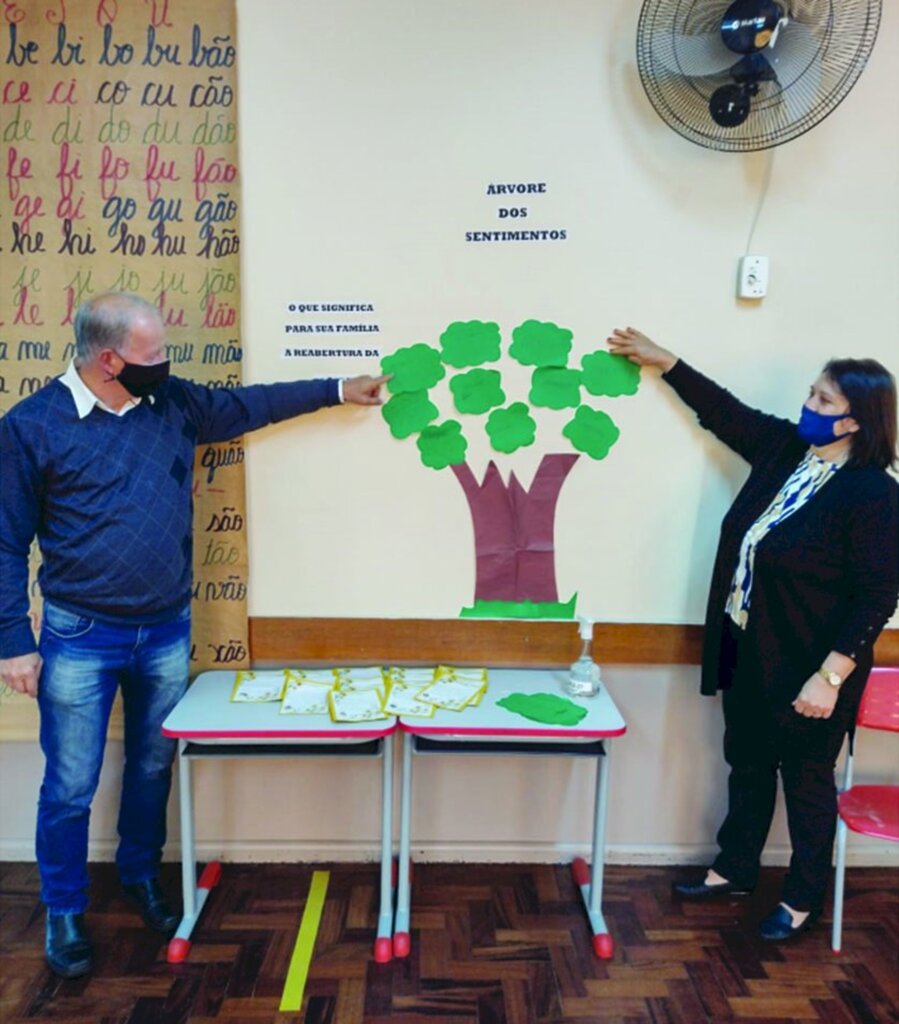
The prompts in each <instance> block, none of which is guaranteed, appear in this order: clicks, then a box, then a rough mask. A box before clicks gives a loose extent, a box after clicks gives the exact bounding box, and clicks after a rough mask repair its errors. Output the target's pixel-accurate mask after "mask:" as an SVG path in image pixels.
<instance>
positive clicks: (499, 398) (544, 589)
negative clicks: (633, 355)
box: [381, 320, 640, 618]
mask: <svg viewBox="0 0 899 1024" xmlns="http://www.w3.org/2000/svg"><path fill="white" fill-rule="evenodd" d="M572 340H573V334H572V332H571V331H569V330H567V329H565V328H563V327H558V326H557V325H556V324H554V323H548V322H541V321H539V320H525V321H524V323H522V324H520V325H519V326H518V327H516V328H515V329H514V330H513V331H512V341H511V343H510V344H509V346H508V351H507V353H506V357H507V358H511V359H512V360H514V361H515V362H517V363H520V364H521V365H522V366H532V367H534V369H533V371H532V373H531V385H530V390H529V393H528V396H527V398H528V402H530V406H529V405H528V404H527V403H526V402H523V401H513V402H511V403H509V404H508V405H507V404H505V403H506V401H507V396H506V393H505V391H504V389H503V387H502V372H501V370H500V369H498V368H494V367H484V364H485V363H497V362H499V361H500V360H501V359H502V358H503V353H502V338H501V335H500V330H499V327H498V325H497V324H495V323H485V322H482V321H480V320H469V321H464V322H463V321H460V322H456V323H452V324H450V325H449V326H448V327H447V328H446V330H445V331H444V332H443V333H442V334H441V335H440V339H439V342H438V347H432V346H430V345H427V344H425V343H423V342H418V343H416V344H414V345H410V346H408V347H406V348H400V349H398V350H397V351H396V352H394V353H393V354H391V355H388V356H385V357H384V358H383V359H382V360H381V366H382V368H383V370H384V372H385V373H392V374H393V377H392V379H391V380H390V381H389V383H388V385H387V386H388V389H389V391H390V393H391V396H392V397H391V398H390V400H389V401H388V402H386V403H385V404H384V406H383V407H382V414H383V416H384V419H385V421H386V422H387V424H388V426H389V427H390V432H391V433H392V434H393V436H394V437H396V438H398V439H400V440H402V439H404V438H407V437H411V436H412V435H413V434H417V435H418V436H417V438H416V445H417V447H418V451H419V455H420V457H421V461H422V462H423V463H424V465H425V466H428V467H429V468H431V469H446V468H447V467H449V468H451V469H452V471H453V473H454V474H455V476H456V479H457V480H458V481H459V483H460V484H461V486H462V490H463V491H464V493H465V497H466V499H467V500H468V506H469V509H470V511H471V518H472V522H473V525H474V538H475V558H476V579H475V594H474V603H473V605H472V606H471V607H469V608H463V609H462V615H463V616H481V617H517V618H571V617H572V616H573V615H574V606H575V603H576V600H577V594H575V595H574V596H572V597H571V598H570V599H569V600H568V601H565V602H560V601H559V595H558V588H557V586H556V570H555V542H554V523H555V512H556V504H557V502H558V498H559V493H560V491H561V489H562V485H563V484H564V482H565V479H566V477H567V476H568V474H569V473H570V472H571V469H572V467H573V466H574V464H575V463H576V462H577V460H578V458H579V457H580V453H583V454H584V455H588V456H590V458H592V459H595V460H600V459H604V458H605V457H606V456H607V455H608V454H609V452H610V451H611V449H612V447H613V445H614V444H615V442H616V441H617V440H618V437H619V430H618V427H617V426H616V425H615V423H614V421H613V420H612V418H611V416H609V415H608V414H607V413H606V412H604V411H603V410H601V409H595V408H592V406H591V405H589V404H585V393H586V395H588V396H596V397H606V398H616V397H619V396H622V395H633V394H635V393H636V391H637V388H638V386H639V383H640V371H639V368H638V367H636V366H634V365H633V364H632V363H630V362H629V361H628V360H626V359H624V358H623V357H621V356H613V355H610V354H609V353H608V352H606V351H604V350H600V351H596V352H592V353H590V354H588V355H585V356H584V357H583V358H582V359H581V362H580V368H577V367H570V366H569V365H568V359H569V356H570V354H571V348H572ZM447 367H450V368H451V370H452V371H454V372H452V373H451V375H450V377H449V381H448V384H449V390H450V393H451V395H452V401H453V405H454V407H455V410H456V412H458V413H459V414H460V415H462V416H464V417H472V416H482V415H484V414H486V416H487V419H486V423H485V424H484V429H485V430H486V432H487V436H488V437H489V439H490V444H491V447H492V448H493V449H494V451H497V452H502V453H504V454H512V453H513V452H515V451H517V450H518V449H519V448H524V447H527V446H529V445H532V444H534V443H535V441H536V434H537V423H536V420H535V419H534V418H533V416H531V411H530V410H531V406H539V407H542V408H547V409H553V410H558V411H559V412H560V413H561V414H562V415H564V416H566V417H568V419H567V422H565V425H564V426H563V428H562V436H563V437H565V438H566V439H567V440H568V441H569V443H570V444H571V446H572V448H573V449H574V451H573V452H558V453H550V454H546V455H544V456H543V459H542V460H541V462H540V466H539V467H538V469H537V472H536V474H535V475H534V479H533V481H532V483H531V486H530V487H529V488H528V489H527V490H525V489H524V487H522V485H521V484H520V483H519V481H518V479H517V478H516V476H515V473H514V472H512V473H510V475H509V481H508V483H506V482H504V480H503V478H502V476H501V475H500V471H499V469H498V468H497V466H496V463H495V462H493V461H491V462H490V464H489V465H488V467H487V471H486V473H485V474H484V479H483V480H482V481H480V482H478V480H477V479H476V477H475V475H474V473H473V472H472V470H471V467H470V466H469V465H468V463H467V462H466V461H465V459H466V452H467V450H468V441H467V440H466V438H465V434H464V432H463V425H462V423H460V422H459V421H458V420H455V419H447V420H444V421H443V422H435V421H436V420H437V419H438V417H439V415H440V414H439V411H438V408H437V406H436V405H435V404H434V403H433V402H432V401H431V399H430V397H429V391H430V389H431V388H433V387H434V386H435V385H436V384H438V383H439V382H440V381H441V380H443V379H444V377H445V376H446V375H447V369H446V368H447ZM466 429H469V426H468V421H466Z"/></svg>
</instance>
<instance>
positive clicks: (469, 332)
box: [440, 320, 500, 369]
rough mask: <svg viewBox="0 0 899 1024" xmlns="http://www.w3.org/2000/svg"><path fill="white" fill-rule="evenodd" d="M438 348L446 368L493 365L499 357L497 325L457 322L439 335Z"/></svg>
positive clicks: (479, 322)
mask: <svg viewBox="0 0 899 1024" xmlns="http://www.w3.org/2000/svg"><path fill="white" fill-rule="evenodd" d="M440 348H441V350H442V353H443V361H444V362H445V363H446V364H447V366H455V367H456V368H457V369H462V368H463V367H465V366H479V365H480V364H481V363H495V362H496V360H497V359H499V356H500V335H499V325H498V324H494V323H484V322H483V321H481V320H468V321H461V320H457V321H456V322H455V323H451V324H450V325H449V327H447V329H446V330H445V331H444V332H443V334H441V335H440Z"/></svg>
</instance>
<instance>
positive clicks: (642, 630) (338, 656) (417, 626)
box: [250, 617, 899, 667]
mask: <svg viewBox="0 0 899 1024" xmlns="http://www.w3.org/2000/svg"><path fill="white" fill-rule="evenodd" d="M593 636H594V641H593V649H594V654H595V657H596V659H597V661H599V662H600V664H604V665H615V664H618V665H697V664H699V659H700V649H701V643H702V627H701V626H690V625H653V624H651V623H637V622H628V623H608V622H606V623H603V622H601V623H597V624H596V626H595V627H594V633H593ZM579 649H580V648H579V641H578V638H577V629H576V627H575V624H574V623H573V622H557V621H551V622H550V621H531V620H528V621H515V620H507V621H494V620H483V619H311V618H258V617H253V618H251V619H250V656H251V658H252V660H253V662H254V663H259V662H279V663H282V664H286V663H291V662H292V663H294V664H301V663H302V664H315V663H319V662H321V663H328V662H329V663H332V664H333V663H334V662H342V663H345V664H351V663H356V664H365V663H372V664H382V665H386V664H393V663H396V662H423V663H425V664H432V665H433V664H436V663H451V664H469V665H495V666H508V667H514V666H521V665H530V666H534V667H551V666H556V665H568V664H570V663H571V662H572V661H573V660H574V659H575V658H576V657H577V653H578V650H579ZM875 653H876V657H877V662H878V664H890V665H897V664H899V629H891V630H886V631H885V632H884V633H883V635H882V636H881V637H880V640H879V641H878V643H877V647H876V650H875Z"/></svg>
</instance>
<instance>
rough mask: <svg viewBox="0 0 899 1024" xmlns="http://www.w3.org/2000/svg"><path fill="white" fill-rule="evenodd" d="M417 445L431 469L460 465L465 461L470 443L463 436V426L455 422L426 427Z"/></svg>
mask: <svg viewBox="0 0 899 1024" xmlns="http://www.w3.org/2000/svg"><path fill="white" fill-rule="evenodd" d="M415 443H416V444H417V445H418V450H419V451H420V452H421V461H422V462H423V463H424V464H425V465H426V466H430V467H431V469H446V467H447V466H457V465H460V464H461V463H463V462H464V461H465V452H466V450H467V448H468V442H467V441H466V440H465V438H464V437H463V436H462V425H461V424H460V423H457V422H456V421H455V420H446V421H445V422H444V423H437V424H435V425H434V426H432V427H425V428H424V430H423V431H422V432H421V433H420V434H419V436H418V440H417V441H416V442H415Z"/></svg>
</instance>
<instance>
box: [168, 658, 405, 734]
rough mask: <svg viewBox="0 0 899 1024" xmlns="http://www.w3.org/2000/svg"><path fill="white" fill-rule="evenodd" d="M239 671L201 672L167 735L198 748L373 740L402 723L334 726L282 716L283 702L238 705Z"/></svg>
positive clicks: (320, 718) (325, 719) (322, 718)
mask: <svg viewBox="0 0 899 1024" xmlns="http://www.w3.org/2000/svg"><path fill="white" fill-rule="evenodd" d="M233 685H234V671H233V670H231V671H213V672H202V673H201V674H200V675H198V676H197V678H196V679H195V680H194V681H193V683H192V684H191V685H190V687H189V688H188V690H187V693H185V695H184V696H183V697H182V698H181V700H180V701H179V702H178V704H177V705H176V706H175V707H174V708H173V709H172V711H171V712H170V714H169V716H168V717H167V718H166V720H165V721H164V722H163V723H162V731H163V734H164V735H166V736H173V737H175V738H177V739H182V740H193V741H195V742H197V743H221V742H224V741H228V742H230V741H240V742H243V743H278V742H281V743H284V742H289V741H291V740H319V741H327V740H330V741H332V742H334V743H339V742H341V741H343V740H374V739H380V738H381V737H382V736H389V735H390V734H391V733H392V732H395V731H396V727H397V721H396V719H395V718H388V719H385V720H384V721H382V722H332V721H331V719H330V717H329V716H327V715H282V714H281V713H280V710H281V704H280V702H279V701H265V702H258V703H257V702H243V701H241V702H234V701H232V700H231V699H230V698H231V689H232V687H233Z"/></svg>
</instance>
